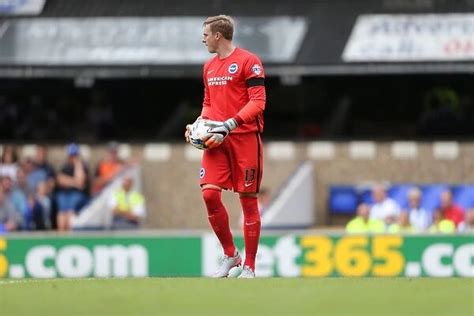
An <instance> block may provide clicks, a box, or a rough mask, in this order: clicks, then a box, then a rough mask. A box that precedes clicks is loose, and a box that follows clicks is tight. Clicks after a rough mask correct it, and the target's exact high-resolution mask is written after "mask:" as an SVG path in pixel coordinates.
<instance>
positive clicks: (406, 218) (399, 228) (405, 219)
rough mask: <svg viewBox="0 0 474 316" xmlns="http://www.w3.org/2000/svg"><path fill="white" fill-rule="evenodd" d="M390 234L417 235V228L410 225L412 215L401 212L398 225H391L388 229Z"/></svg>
mask: <svg viewBox="0 0 474 316" xmlns="http://www.w3.org/2000/svg"><path fill="white" fill-rule="evenodd" d="M388 232H389V233H392V234H399V233H404V234H405V233H415V232H416V230H415V228H414V227H413V226H412V225H411V224H410V215H409V213H407V212H401V213H400V216H399V217H398V223H395V224H391V225H390V226H389V227H388Z"/></svg>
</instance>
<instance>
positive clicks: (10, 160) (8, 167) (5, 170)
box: [0, 145, 18, 182]
mask: <svg viewBox="0 0 474 316" xmlns="http://www.w3.org/2000/svg"><path fill="white" fill-rule="evenodd" d="M17 162H18V154H17V152H16V148H15V147H14V146H12V145H5V147H3V152H2V157H1V159H0V176H9V177H10V178H11V179H12V180H13V182H15V181H16V173H17V170H18V164H17Z"/></svg>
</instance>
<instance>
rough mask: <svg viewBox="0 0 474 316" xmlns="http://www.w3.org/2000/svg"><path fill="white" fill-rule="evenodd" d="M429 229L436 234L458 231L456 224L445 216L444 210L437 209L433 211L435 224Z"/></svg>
mask: <svg viewBox="0 0 474 316" xmlns="http://www.w3.org/2000/svg"><path fill="white" fill-rule="evenodd" d="M429 231H430V233H434V234H453V233H455V232H456V224H455V223H454V222H453V221H452V220H450V219H446V218H443V212H442V211H441V210H437V211H435V212H434V213H433V225H431V227H430V229H429Z"/></svg>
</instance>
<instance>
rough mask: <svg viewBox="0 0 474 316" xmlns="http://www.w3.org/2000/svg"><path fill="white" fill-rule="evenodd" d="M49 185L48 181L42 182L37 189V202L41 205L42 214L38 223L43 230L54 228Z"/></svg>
mask: <svg viewBox="0 0 474 316" xmlns="http://www.w3.org/2000/svg"><path fill="white" fill-rule="evenodd" d="M48 190H49V187H48V183H47V181H42V182H40V183H38V186H37V187H36V196H35V198H36V201H37V203H39V204H40V205H41V208H42V214H41V218H38V221H39V222H40V223H41V224H40V225H38V226H39V227H42V228H43V229H51V228H53V227H52V203H51V202H52V201H51V197H50V196H49V194H48Z"/></svg>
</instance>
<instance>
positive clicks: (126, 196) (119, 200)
mask: <svg viewBox="0 0 474 316" xmlns="http://www.w3.org/2000/svg"><path fill="white" fill-rule="evenodd" d="M132 187H133V180H132V178H131V177H129V176H126V177H125V178H124V179H123V181H122V186H121V187H120V188H119V189H118V190H117V191H115V192H114V194H113V195H112V197H111V199H110V201H109V207H110V209H111V210H112V212H113V223H112V229H137V228H139V225H140V220H141V219H143V218H144V216H145V199H144V197H143V195H142V194H141V193H139V192H137V191H134V190H132Z"/></svg>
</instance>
